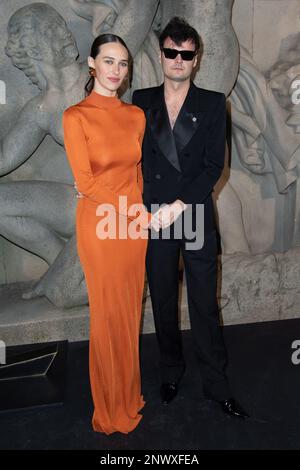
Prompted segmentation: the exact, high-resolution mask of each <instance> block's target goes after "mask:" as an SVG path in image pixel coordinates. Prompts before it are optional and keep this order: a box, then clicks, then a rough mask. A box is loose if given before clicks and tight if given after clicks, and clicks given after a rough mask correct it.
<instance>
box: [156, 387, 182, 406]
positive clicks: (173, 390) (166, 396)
mask: <svg viewBox="0 0 300 470" xmlns="http://www.w3.org/2000/svg"><path fill="white" fill-rule="evenodd" d="M177 391H178V384H177V382H171V383H162V384H161V387H160V396H161V402H162V404H163V405H167V404H168V403H170V401H172V400H173V398H175V397H176V395H177Z"/></svg>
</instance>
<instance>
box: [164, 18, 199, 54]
mask: <svg viewBox="0 0 300 470" xmlns="http://www.w3.org/2000/svg"><path fill="white" fill-rule="evenodd" d="M168 37H170V38H171V39H172V41H174V42H175V44H177V46H180V45H181V43H182V42H184V41H188V40H190V41H191V42H193V43H194V44H195V50H196V51H197V52H198V51H199V49H200V47H201V40H200V37H199V34H198V33H197V31H196V30H195V29H194V28H193V27H192V26H190V25H189V24H188V23H187V22H186V21H185V20H184V19H183V18H179V17H178V16H174V17H173V18H172V19H171V20H170V21H169V23H168V24H167V26H166V27H165V29H164V30H163V31H162V32H161V34H160V36H159V47H160V49H161V50H162V48H163V47H164V42H165V40H166V39H167V38H168Z"/></svg>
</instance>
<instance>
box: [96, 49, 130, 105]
mask: <svg viewBox="0 0 300 470" xmlns="http://www.w3.org/2000/svg"><path fill="white" fill-rule="evenodd" d="M88 64H89V66H90V67H93V68H94V69H95V71H96V76H95V89H96V91H97V92H99V93H101V94H103V95H108V96H109V95H114V94H115V93H116V91H117V90H118V89H119V88H120V86H121V85H122V82H123V81H124V79H125V77H127V76H128V52H127V49H126V48H125V47H124V46H122V44H120V43H119V42H108V43H106V44H103V45H102V46H100V50H99V54H98V55H97V57H96V59H93V58H92V57H89V58H88Z"/></svg>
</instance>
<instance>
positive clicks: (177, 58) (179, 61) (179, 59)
mask: <svg viewBox="0 0 300 470" xmlns="http://www.w3.org/2000/svg"><path fill="white" fill-rule="evenodd" d="M175 62H176V63H177V64H181V62H182V57H181V54H177V56H176V58H175Z"/></svg>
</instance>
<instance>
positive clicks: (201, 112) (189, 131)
mask: <svg viewBox="0 0 300 470" xmlns="http://www.w3.org/2000/svg"><path fill="white" fill-rule="evenodd" d="M198 101H199V100H198V94H197V88H196V87H195V85H194V84H193V83H192V82H191V85H190V88H189V91H188V94H187V96H186V99H185V101H184V103H183V105H182V107H181V109H180V112H179V114H178V117H177V119H176V122H175V126H174V128H173V135H174V139H175V142H176V148H177V151H178V154H180V153H181V152H182V150H183V149H184V148H185V147H186V146H187V144H188V143H189V141H190V140H191V138H192V137H193V135H194V134H195V132H196V131H197V129H198V128H199V126H200V124H201V122H202V120H203V118H204V116H205V109H204V108H203V109H200V108H201V104H199V103H198Z"/></svg>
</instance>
